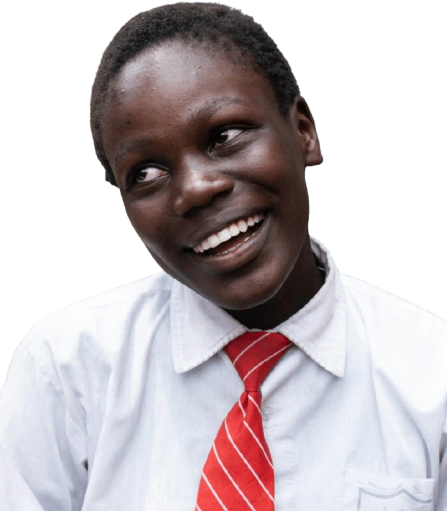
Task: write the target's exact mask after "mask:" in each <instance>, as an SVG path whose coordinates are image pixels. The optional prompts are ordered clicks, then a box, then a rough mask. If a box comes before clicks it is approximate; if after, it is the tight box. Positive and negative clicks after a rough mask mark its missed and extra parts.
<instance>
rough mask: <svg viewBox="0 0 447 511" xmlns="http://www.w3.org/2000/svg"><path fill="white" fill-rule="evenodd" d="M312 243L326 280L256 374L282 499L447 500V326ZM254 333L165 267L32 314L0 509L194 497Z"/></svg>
mask: <svg viewBox="0 0 447 511" xmlns="http://www.w3.org/2000/svg"><path fill="white" fill-rule="evenodd" d="M313 250H314V252H315V253H316V255H317V256H318V257H319V259H320V260H321V261H322V262H323V264H324V266H325V269H326V281H325V284H324V286H323V287H322V288H321V289H320V291H319V292H318V293H317V295H315V297H314V298H313V299H312V300H311V301H310V302H309V303H308V304H307V305H306V306H305V307H304V308H303V309H302V310H300V311H299V312H298V313H296V314H295V315H294V316H292V317H291V318H289V319H288V320H287V321H285V322H284V323H282V324H281V325H279V326H278V327H277V328H276V329H275V330H276V331H279V332H281V333H283V334H284V335H286V336H287V337H288V338H289V339H290V340H291V341H292V342H293V343H294V345H293V346H292V347H291V348H290V349H289V350H288V351H287V352H286V354H285V355H284V357H283V358H282V359H281V360H280V362H279V364H278V365H277V366H276V367H275V368H274V369H273V371H272V372H271V373H270V374H269V376H268V377H267V378H266V380H265V382H264V383H263V385H262V387H261V391H262V396H263V406H262V411H263V418H264V430H265V436H266V439H267V442H268V444H269V447H270V451H271V454H272V457H273V461H274V466H275V484H276V490H275V492H276V504H275V510H276V511H293V510H298V511H334V510H348V511H354V510H355V511H378V510H385V509H386V510H387V511H400V510H403V509H404V510H405V511H412V510H418V511H428V510H432V509H435V510H436V511H441V510H444V511H445V510H447V456H445V457H444V450H445V444H446V438H447V435H446V419H445V416H446V405H447V342H446V341H447V323H446V322H445V321H443V320H441V319H440V318H437V317H436V316H433V315H431V314H429V313H428V312H426V311H424V310H422V309H420V308H418V307H416V306H414V305H412V304H410V303H408V302H406V301H404V300H402V299H400V298H396V297H395V296H392V295H390V294H388V293H386V292H384V291H381V290H379V289H377V288H374V287H372V286H370V285H368V284H366V283H364V282H361V281H358V280H355V279H353V278H350V277H345V276H340V275H339V273H338V272H337V269H336V268H335V266H334V264H333V262H332V260H331V258H330V256H329V255H328V254H327V253H326V252H325V250H324V249H323V248H322V247H321V246H320V245H318V244H316V243H315V242H313ZM245 331H246V328H245V327H244V326H242V325H241V324H240V323H238V322H237V321H236V320H234V319H233V318H232V317H231V316H229V315H228V314H227V313H226V312H225V311H223V310H222V309H220V308H218V307H217V306H215V305H214V304H212V303H210V302H208V301H207V300H205V299H204V298H202V297H201V296H199V295H197V294H196V293H195V292H193V291H192V290H190V289H188V288H186V287H185V286H183V285H181V284H180V283H178V282H177V281H174V280H173V279H171V278H170V277H169V276H167V275H165V274H161V275H158V276H155V277H150V278H147V279H144V280H141V281H139V282H136V283H133V284H130V285H128V286H124V287H121V288H119V289H115V290H113V291H110V292H108V293H105V294H103V295H99V296H96V297H94V298H92V299H90V300H87V301H84V302H81V303H78V304H76V305H74V306H71V307H69V308H66V309H65V310H63V311H61V312H59V313H57V314H55V315H53V316H51V317H50V318H48V319H47V320H45V321H44V322H43V323H41V324H39V325H38V326H37V327H36V328H35V329H33V330H32V331H31V333H30V334H29V335H28V336H27V338H26V339H25V340H24V342H23V343H22V344H21V346H20V348H19V349H18V351H17V352H16V355H15V357H14V360H13V363H12V365H11V369H10V372H9V374H8V378H7V382H6V385H5V388H4V389H3V392H2V394H1V397H0V508H1V510H2V511H11V510H20V511H42V510H44V511H79V510H81V509H82V510H83V511H115V510H116V511H143V510H145V511H193V510H194V507H195V500H196V495H197V489H198V485H199V481H200V474H201V469H202V467H203V464H204V462H205V460H206V458H207V455H208V452H209V449H210V447H211V445H212V443H213V440H214V437H215V435H216V433H217V430H218V429H219V426H220V424H221V422H222V420H223V419H224V417H225V415H226V414H227V412H228V411H229V410H230V408H231V407H232V406H233V404H234V403H235V402H236V400H237V399H238V398H239V396H240V394H241V392H242V391H243V385H242V382H241V380H240V378H239V376H238V375H237V373H236V371H235V369H234V367H233V365H232V363H231V362H230V360H229V359H228V357H227V356H226V355H225V354H224V353H223V352H222V351H221V350H222V347H223V346H225V345H226V344H227V343H228V342H229V341H230V340H232V339H234V338H235V337H236V336H238V335H240V334H242V333H243V332H245ZM203 511H206V510H203ZM229 511H236V510H229ZM237 511H239V510H237ZM241 511H244V510H241Z"/></svg>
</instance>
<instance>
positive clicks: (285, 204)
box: [103, 42, 321, 310]
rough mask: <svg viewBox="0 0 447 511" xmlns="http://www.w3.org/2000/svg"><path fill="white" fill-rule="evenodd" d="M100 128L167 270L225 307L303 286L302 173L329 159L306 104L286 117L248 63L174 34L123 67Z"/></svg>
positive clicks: (133, 214)
mask: <svg viewBox="0 0 447 511" xmlns="http://www.w3.org/2000/svg"><path fill="white" fill-rule="evenodd" d="M300 105H301V106H302V103H300ZM103 126H104V130H103V142H104V147H105V151H106V155H107V158H108V160H109V162H110V164H111V166H112V169H113V172H114V174H115V177H116V181H117V183H118V186H119V188H120V190H121V194H122V198H123V201H124V205H125V207H126V211H127V214H128V216H129V219H130V221H131V223H132V225H133V226H134V228H135V230H136V231H137V233H138V234H139V236H140V238H141V239H142V241H143V243H144V244H145V245H146V247H147V248H148V249H149V251H150V253H151V254H152V255H153V257H154V259H155V260H156V261H157V262H158V263H159V264H160V266H161V267H162V268H164V270H165V271H166V272H167V273H169V274H171V275H172V276H173V277H174V278H176V279H177V280H179V281H181V282H183V283H184V284H186V285H187V286H189V287H190V288H192V289H194V290H195V291H197V292H198V293H200V294H201V295H203V296H205V297H206V298H208V299H210V300H211V301H213V302H215V303H217V304H218V305H220V306H221V307H223V308H226V309H234V310H242V309H251V308H253V307H256V306H258V305H260V304H265V303H266V302H267V303H268V302H269V300H270V301H272V304H273V302H274V301H275V297H276V296H280V295H281V296H288V297H289V298H288V299H289V300H290V293H288V292H287V291H288V290H289V291H290V290H295V291H294V292H295V293H299V292H300V289H301V287H300V286H302V285H305V282H306V278H308V276H306V275H303V272H302V268H303V267H304V266H306V265H303V261H302V260H303V258H304V257H309V250H308V246H307V245H308V243H309V242H308V237H307V223H308V197H307V190H306V184H305V180H304V170H305V167H306V165H313V164H316V163H319V162H320V160H321V155H320V152H319V148H318V140H317V138H316V133H315V129H314V126H313V123H312V121H311V120H310V119H309V116H308V115H307V114H306V113H305V109H303V108H301V107H300V106H297V104H295V105H294V106H293V107H292V108H291V109H290V112H289V115H288V116H287V117H286V118H284V117H282V116H281V115H280V113H279V111H278V108H277V104H276V102H275V97H274V93H273V91H272V89H271V86H270V84H269V83H268V82H267V81H266V79H264V78H263V77H262V76H261V75H260V74H258V73H256V72H254V71H253V70H252V69H251V68H248V67H245V66H242V65H236V64H234V63H232V62H231V61H230V60H229V59H228V58H226V57H224V56H222V55H216V54H214V55H213V54H211V53H210V52H209V51H207V50H206V49H205V48H203V47H197V46H191V45H186V44H185V43H179V42H169V43H165V44H162V45H161V46H158V47H156V48H154V49H150V50H148V51H146V52H144V53H143V54H141V55H140V56H138V57H137V58H136V59H134V60H133V61H132V62H130V63H128V64H127V65H126V66H125V67H124V68H123V71H122V72H121V74H120V75H119V78H118V80H117V82H116V84H115V86H114V88H113V91H112V93H111V95H110V98H109V101H108V104H107V109H106V112H105V119H104V124H103ZM230 237H231V238H230ZM227 238H230V239H228V240H227V241H223V240H225V239H227ZM210 245H213V246H214V245H216V246H214V248H211V249H208V247H210ZM304 254H306V255H304ZM300 269H301V271H300Z"/></svg>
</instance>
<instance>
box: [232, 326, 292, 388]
mask: <svg viewBox="0 0 447 511" xmlns="http://www.w3.org/2000/svg"><path fill="white" fill-rule="evenodd" d="M291 344H292V343H291V342H290V341H289V340H288V339H287V337H285V336H284V335H282V334H279V333H277V332H246V333H245V334H243V335H241V336H239V337H237V338H236V339H234V340H233V341H232V342H230V343H229V344H228V345H227V346H226V347H225V352H226V353H227V355H228V357H229V358H230V360H231V361H232V362H233V365H234V367H235V369H236V371H237V372H238V374H239V376H240V377H241V379H242V382H243V384H244V387H245V390H246V391H248V392H250V391H258V390H259V387H260V386H261V384H262V382H263V381H264V380H265V378H266V377H267V375H268V374H269V372H270V371H271V370H272V369H273V367H274V366H275V365H276V364H277V363H278V362H279V359H280V358H281V357H282V356H283V355H284V353H285V351H286V350H287V348H288V347H289V346H290V345H291Z"/></svg>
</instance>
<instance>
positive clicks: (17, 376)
mask: <svg viewBox="0 0 447 511" xmlns="http://www.w3.org/2000/svg"><path fill="white" fill-rule="evenodd" d="M51 366H52V364H51V362H50V363H48V364H47V365H46V366H45V367H42V365H39V364H38V363H37V362H36V360H35V358H34V357H33V355H32V354H31V353H30V351H29V350H27V349H20V348H19V350H18V351H17V353H16V355H15V356H14V359H13V362H12V364H11V367H10V370H9V373H8V378H7V380H6V383H5V386H4V388H3V390H2V392H1V394H0V503H1V508H2V510H3V509H4V510H5V511H15V510H20V511H22V510H26V511H80V510H81V508H82V503H83V500H84V494H85V489H86V486H87V462H86V459H87V456H86V451H87V449H86V435H85V433H84V431H83V428H82V424H81V423H80V422H81V421H80V420H79V418H75V417H74V416H73V414H72V413H70V412H69V409H68V407H67V406H66V402H67V395H66V390H65V391H64V390H63V387H62V386H61V385H58V380H57V372H56V370H55V369H52V368H51ZM5 503H6V504H5Z"/></svg>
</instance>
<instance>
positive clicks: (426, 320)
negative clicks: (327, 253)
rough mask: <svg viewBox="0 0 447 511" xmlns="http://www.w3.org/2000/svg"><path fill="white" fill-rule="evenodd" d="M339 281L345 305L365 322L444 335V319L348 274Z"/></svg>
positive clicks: (446, 333)
mask: <svg viewBox="0 0 447 511" xmlns="http://www.w3.org/2000/svg"><path fill="white" fill-rule="evenodd" d="M341 280H342V283H343V287H344V291H345V297H346V301H347V304H348V306H349V305H351V306H355V307H356V308H357V312H358V313H359V314H361V315H362V317H363V319H364V320H365V322H366V323H370V322H373V323H374V324H376V325H378V326H379V325H383V326H384V327H385V328H387V329H391V330H394V329H396V328H397V329H398V330H399V331H401V330H402V329H404V330H405V331H408V332H410V331H411V332H414V333H415V334H417V333H418V332H419V333H421V332H427V331H431V332H433V333H435V332H437V333H439V334H440V335H444V336H447V321H446V320H445V319H443V318H441V317H439V316H436V315H435V314H432V313H431V312H429V311H427V310H425V309H423V308H422V307H419V306H418V305H415V304H414V303H411V302H409V301H407V300H404V299H403V298H400V297H399V296H396V295H393V294H392V293H389V292H387V291H384V290H383V289H380V288H378V287H376V286H373V285H372V284H369V283H368V282H365V281H363V280H360V279H357V278H354V277H351V276H348V275H341ZM444 340H445V341H447V337H445V338H444Z"/></svg>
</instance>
